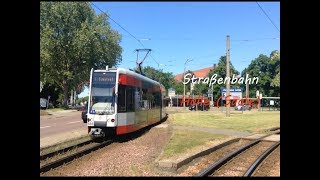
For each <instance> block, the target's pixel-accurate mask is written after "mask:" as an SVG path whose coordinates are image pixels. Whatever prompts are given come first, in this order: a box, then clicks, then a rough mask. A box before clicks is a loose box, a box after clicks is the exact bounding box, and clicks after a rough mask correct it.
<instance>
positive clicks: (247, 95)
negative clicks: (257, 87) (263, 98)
mask: <svg viewBox="0 0 320 180" xmlns="http://www.w3.org/2000/svg"><path fill="white" fill-rule="evenodd" d="M247 98H249V83H247V82H246V99H247ZM247 101H248V99H247ZM246 104H248V102H246Z"/></svg>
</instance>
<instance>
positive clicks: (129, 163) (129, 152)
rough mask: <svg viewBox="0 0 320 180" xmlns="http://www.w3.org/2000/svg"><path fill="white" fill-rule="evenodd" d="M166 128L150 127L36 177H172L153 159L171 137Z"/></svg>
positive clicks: (169, 131)
mask: <svg viewBox="0 0 320 180" xmlns="http://www.w3.org/2000/svg"><path fill="white" fill-rule="evenodd" d="M171 133H172V132H171V130H170V129H169V128H152V129H150V130H149V131H147V132H145V133H144V134H142V135H141V136H139V137H137V138H134V139H131V140H128V141H124V142H115V143H113V144H110V145H109V146H107V147H104V148H102V149H99V150H97V151H95V152H93V153H90V154H88V155H85V156H83V157H81V158H78V159H76V160H74V161H72V162H70V163H68V164H65V165H63V166H61V167H58V168H56V169H53V170H51V171H48V172H46V173H43V174H40V176H174V175H175V173H172V172H165V171H160V170H158V169H157V167H156V165H155V163H154V160H155V159H156V158H157V157H158V156H159V154H160V153H161V151H162V150H163V148H164V146H165V144H166V143H167V142H168V140H169V138H170V136H171Z"/></svg>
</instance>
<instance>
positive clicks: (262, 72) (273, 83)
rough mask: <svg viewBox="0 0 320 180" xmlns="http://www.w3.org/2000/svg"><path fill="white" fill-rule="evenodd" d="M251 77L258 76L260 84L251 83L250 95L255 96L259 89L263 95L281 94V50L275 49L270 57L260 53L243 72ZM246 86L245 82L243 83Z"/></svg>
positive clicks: (243, 74) (243, 75)
mask: <svg viewBox="0 0 320 180" xmlns="http://www.w3.org/2000/svg"><path fill="white" fill-rule="evenodd" d="M241 74H242V75H241V76H242V77H245V76H246V74H248V75H249V77H251V78H253V77H258V78H259V81H258V84H250V85H249V90H250V91H249V96H250V97H255V96H256V91H257V90H259V92H260V93H262V94H263V96H280V52H279V51H273V52H272V53H271V54H270V57H268V56H266V55H263V54H260V55H259V57H257V58H256V59H254V60H253V61H252V62H251V63H250V64H249V66H248V67H247V68H245V69H244V70H243V71H242V73H241ZM243 87H245V84H243Z"/></svg>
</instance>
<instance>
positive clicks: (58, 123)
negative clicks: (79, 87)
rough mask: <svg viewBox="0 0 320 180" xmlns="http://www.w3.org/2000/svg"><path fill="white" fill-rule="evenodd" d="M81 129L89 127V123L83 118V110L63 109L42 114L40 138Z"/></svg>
mask: <svg viewBox="0 0 320 180" xmlns="http://www.w3.org/2000/svg"><path fill="white" fill-rule="evenodd" d="M79 129H87V124H86V123H83V121H82V119H81V111H64V112H63V111H62V112H55V113H52V115H46V116H40V138H44V137H48V136H51V135H55V134H59V133H64V132H70V131H74V130H79Z"/></svg>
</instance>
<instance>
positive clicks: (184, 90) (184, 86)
mask: <svg viewBox="0 0 320 180" xmlns="http://www.w3.org/2000/svg"><path fill="white" fill-rule="evenodd" d="M190 61H193V59H187V60H186V62H185V63H184V70H183V98H184V99H185V96H186V85H185V84H184V76H185V73H186V64H187V63H188V62H190ZM183 107H186V104H185V103H183Z"/></svg>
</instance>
